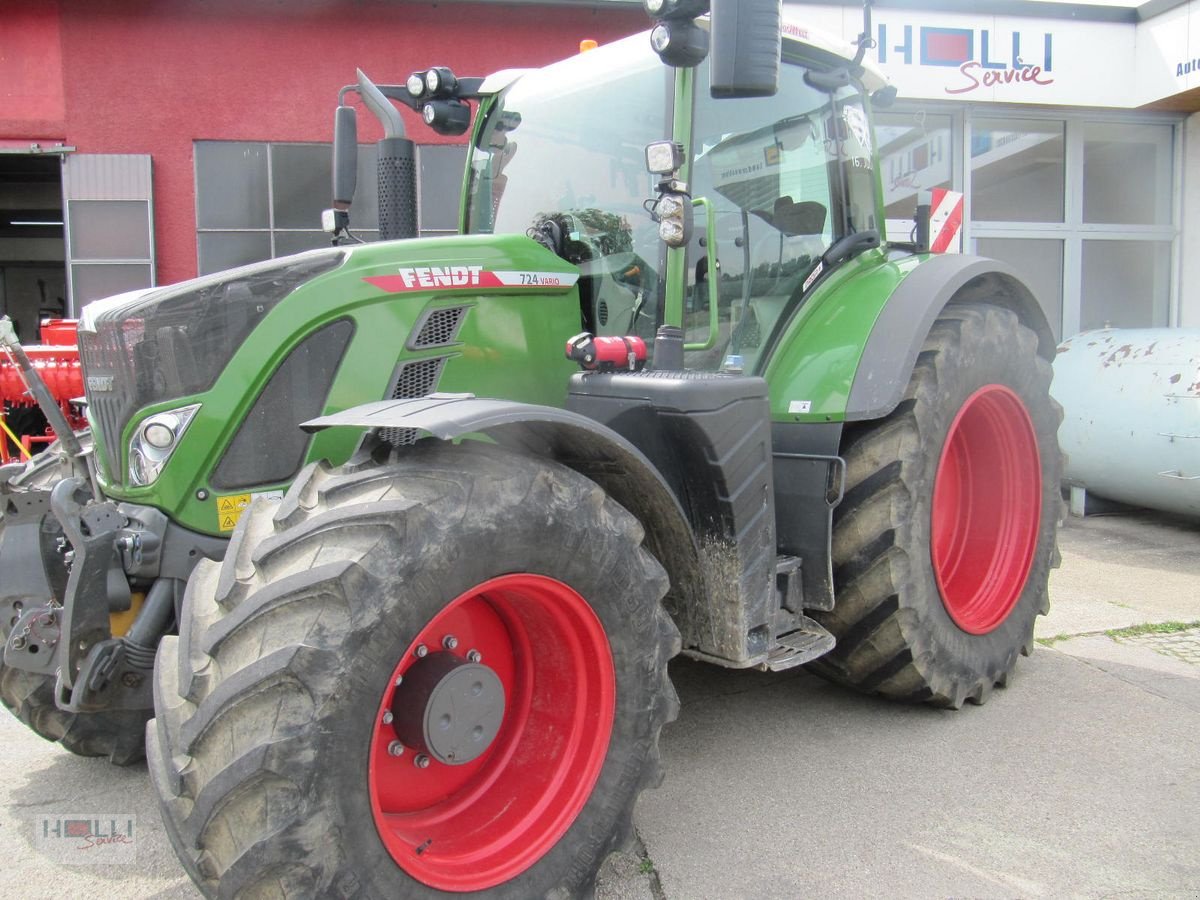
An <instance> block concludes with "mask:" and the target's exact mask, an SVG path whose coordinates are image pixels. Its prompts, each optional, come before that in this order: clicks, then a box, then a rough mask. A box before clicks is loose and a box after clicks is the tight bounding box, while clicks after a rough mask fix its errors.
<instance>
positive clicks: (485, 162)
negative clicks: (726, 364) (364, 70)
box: [466, 34, 671, 336]
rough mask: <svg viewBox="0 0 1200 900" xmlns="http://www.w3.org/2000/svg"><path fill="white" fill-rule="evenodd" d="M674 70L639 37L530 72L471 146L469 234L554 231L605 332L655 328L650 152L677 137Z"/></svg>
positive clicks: (501, 100) (656, 247) (656, 245)
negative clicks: (672, 134) (654, 144)
mask: <svg viewBox="0 0 1200 900" xmlns="http://www.w3.org/2000/svg"><path fill="white" fill-rule="evenodd" d="M670 77H671V70H670V69H669V68H667V67H666V66H664V65H663V64H662V63H661V62H660V61H659V59H658V57H657V56H655V54H654V52H653V51H652V50H651V49H650V46H649V41H648V40H647V39H646V36H645V35H644V34H639V35H635V36H633V37H631V38H626V39H625V40H622V41H618V42H616V43H614V44H610V45H607V46H605V47H602V48H600V49H597V50H593V51H591V52H588V53H582V54H580V55H578V56H575V57H572V58H571V59H568V60H564V61H563V62H560V63H556V64H555V65H552V66H549V67H547V68H545V69H540V70H537V71H535V72H530V73H528V74H526V75H523V76H522V77H521V78H520V79H518V80H517V81H516V82H515V83H514V84H513V85H511V86H510V87H509V88H507V89H506V90H505V91H504V92H503V93H502V94H501V96H500V97H498V98H497V100H496V101H495V106H494V107H493V108H492V110H491V111H490V113H489V115H488V118H487V121H486V122H485V123H484V126H483V129H482V130H481V132H480V134H479V138H478V141H477V143H476V146H475V147H474V148H473V151H472V159H471V170H470V179H471V180H470V187H469V197H468V206H467V219H466V222H467V232H468V233H472V234H497V233H506V234H512V233H516V234H526V233H537V232H542V233H549V234H551V235H554V236H555V237H554V240H556V242H557V246H559V247H561V248H562V255H563V256H564V257H565V258H566V259H567V260H568V261H569V262H572V263H574V264H575V265H577V266H579V267H580V271H581V279H580V290H581V293H582V294H583V295H584V296H583V298H582V299H583V302H584V320H585V324H586V325H588V326H589V327H590V329H591V330H593V331H594V332H595V333H598V334H633V333H637V334H644V335H647V336H648V335H651V334H653V330H654V327H655V323H654V321H653V318H654V316H653V307H654V306H655V305H656V303H655V298H656V296H657V293H658V290H659V284H658V274H657V273H658V272H659V271H661V266H660V265H659V263H658V260H659V254H660V252H661V242H660V241H659V240H658V232H657V226H656V225H655V223H654V221H653V220H652V219H651V218H650V214H649V213H648V212H647V211H646V209H645V208H644V205H643V204H644V203H645V201H646V200H647V198H650V197H653V196H654V177H653V176H652V175H650V174H649V173H648V172H647V171H646V155H645V149H646V145H647V144H648V143H650V142H651V141H657V140H662V138H663V137H664V136H666V135H668V134H670V118H669V116H670V97H671V81H670Z"/></svg>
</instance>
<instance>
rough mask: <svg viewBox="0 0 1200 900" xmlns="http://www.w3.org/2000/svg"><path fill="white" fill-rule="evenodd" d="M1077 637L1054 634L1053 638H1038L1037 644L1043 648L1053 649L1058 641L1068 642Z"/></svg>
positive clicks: (1074, 635) (1075, 635)
mask: <svg viewBox="0 0 1200 900" xmlns="http://www.w3.org/2000/svg"><path fill="white" fill-rule="evenodd" d="M1074 637H1079V635H1077V634H1056V635H1054V636H1053V637H1044V638H1038V639H1037V642H1038V643H1039V644H1041V645H1042V646H1043V647H1053V646H1054V645H1055V644H1057V643H1058V642H1059V641H1069V640H1070V639H1071V638H1074Z"/></svg>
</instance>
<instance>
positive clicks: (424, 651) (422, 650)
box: [413, 644, 429, 659]
mask: <svg viewBox="0 0 1200 900" xmlns="http://www.w3.org/2000/svg"><path fill="white" fill-rule="evenodd" d="M413 652H414V653H416V654H417V658H418V659H424V658H425V657H426V656H428V655H429V648H428V647H426V646H425V645H424V644H417V649H416V650H415V651H413Z"/></svg>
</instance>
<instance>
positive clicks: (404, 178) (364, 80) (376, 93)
mask: <svg viewBox="0 0 1200 900" xmlns="http://www.w3.org/2000/svg"><path fill="white" fill-rule="evenodd" d="M358 95H359V96H360V97H361V98H362V101H363V104H364V105H365V106H366V107H367V109H369V110H370V111H371V112H372V113H374V115H375V118H377V119H379V122H380V124H382V125H383V134H384V137H383V140H381V141H380V142H379V145H378V146H379V170H378V171H379V237H380V238H381V239H382V240H385V241H390V240H395V239H397V238H410V237H416V236H417V163H416V152H415V147H414V144H413V142H412V141H411V140H409V139H408V137H406V136H405V133H404V122H403V121H402V120H401V118H400V112H399V110H397V109H396V107H394V106H393V105H392V102H391V101H390V100H388V99H387V97H385V96H384V95H383V93H382V92H381V91H380V90H379V88H377V87H376V86H375V85H374V83H373V82H372V81H371V79H369V78H368V77H367V76H366V75H365V74H364V73H363V71H362V69H359V70H358Z"/></svg>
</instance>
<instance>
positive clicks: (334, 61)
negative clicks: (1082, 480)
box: [0, 0, 648, 284]
mask: <svg viewBox="0 0 1200 900" xmlns="http://www.w3.org/2000/svg"><path fill="white" fill-rule="evenodd" d="M0 22H2V23H3V24H2V25H0V29H2V34H0V85H6V87H3V88H0V97H2V98H4V99H5V103H4V104H3V106H2V107H0V140H4V139H8V140H7V141H6V143H11V142H12V141H13V140H22V139H32V138H41V139H46V138H56V139H61V140H64V141H65V142H66V143H67V144H69V145H72V146H74V147H76V148H77V150H78V151H79V152H81V153H149V154H151V155H152V157H153V166H154V217H155V218H154V221H155V240H156V252H157V260H156V262H157V270H158V282H159V283H160V284H166V283H169V282H172V281H178V280H180V279H184V278H190V277H192V276H193V275H195V273H196V221H195V198H194V171H193V162H192V142H193V141H194V140H255V141H266V140H271V141H328V140H329V139H330V134H331V130H332V121H333V107H334V105H335V103H336V98H337V91H338V88H340V87H341V86H342V85H345V84H348V83H350V82H352V81H353V80H354V70H355V68H356V67H361V68H362V69H363V70H364V71H365V72H367V73H368V74H369V75H370V76H371V77H372V78H373V79H374V80H376V81H379V82H392V83H396V82H403V81H404V79H405V78H406V77H407V75H408V74H409V73H410V72H411V71H413V70H414V69H421V68H426V67H428V66H431V65H448V66H450V67H451V68H452V69H454V71H455V72H457V73H458V74H460V75H484V74H487V73H489V72H492V71H495V70H497V69H502V68H507V67H513V66H534V65H544V64H545V63H548V62H551V61H553V60H555V59H561V58H563V57H565V56H569V55H571V54H572V53H575V52H577V50H578V47H579V41H580V40H581V39H583V38H594V39H596V40H598V41H600V42H601V43H604V42H606V41H610V40H613V39H615V38H617V37H622V36H624V35H627V34H631V33H633V32H635V31H638V30H640V29H642V28H645V27H646V26H647V24H648V22H647V20H646V18H645V16H644V15H643V14H642V13H641V11H640V10H638V9H636V8H634V9H629V8H624V9H602V10H593V9H589V8H585V7H578V6H571V7H550V6H537V5H515V6H510V5H496V4H471V3H417V2H397V0H392V2H387V0H324V2H320V0H288V2H283V0H241V2H231V0H172V2H169V3H163V2H158V0H140V2H129V0H61V2H53V0H39V2H37V3H28V2H24V3H13V2H9V0H0ZM56 31H57V33H58V35H57V36H58V40H57V41H56V40H55V32H56ZM5 35H7V37H6V36H5ZM12 37H15V40H10V38H12ZM56 49H57V51H58V52H57V55H56V53H55V50H56ZM31 57H32V59H31ZM4 76H9V77H8V78H5V77H4ZM10 98H17V99H16V100H14V101H13V102H10ZM406 119H407V124H408V125H409V129H410V131H409V133H410V135H411V136H413V137H414V138H415V139H416V140H417V141H418V142H419V143H437V142H441V141H445V140H446V139H445V138H439V137H438V136H437V135H435V134H433V133H432V132H431V131H429V129H427V128H425V127H424V126H423V125H420V124H419V122H418V118H417V117H416V116H415V115H413V114H408V115H406ZM359 121H360V135H359V137H360V140H364V141H372V140H376V139H377V138H378V137H379V136H380V135H379V133H378V131H377V126H375V124H374V121H373V118H372V117H371V116H370V115H365V116H360V119H359Z"/></svg>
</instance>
